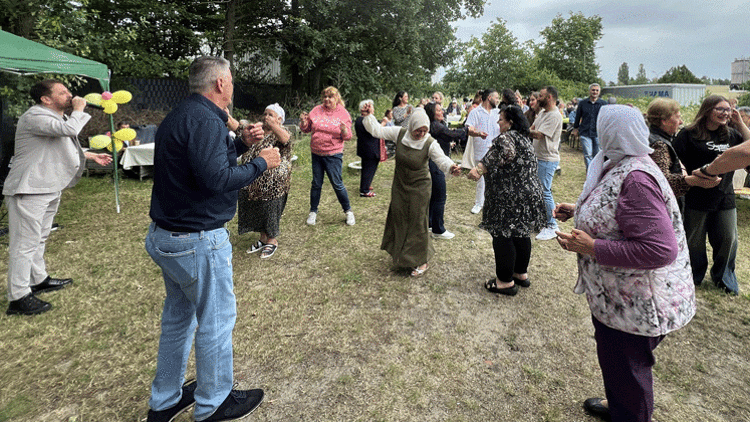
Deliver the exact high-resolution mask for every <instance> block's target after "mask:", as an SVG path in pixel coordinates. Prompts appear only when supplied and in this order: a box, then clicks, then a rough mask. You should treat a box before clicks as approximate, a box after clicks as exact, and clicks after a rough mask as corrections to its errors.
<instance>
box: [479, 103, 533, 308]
mask: <svg viewBox="0 0 750 422" xmlns="http://www.w3.org/2000/svg"><path fill="white" fill-rule="evenodd" d="M498 124H499V125H500V135H499V136H498V137H497V138H495V139H494V140H493V141H492V146H490V149H489V151H487V154H486V155H485V156H484V158H482V160H481V161H480V162H479V163H478V164H477V166H476V167H474V168H473V169H471V171H470V172H469V176H468V177H469V178H470V179H471V180H479V178H480V177H481V176H482V175H484V177H485V181H486V190H485V202H484V208H483V209H482V223H481V224H479V227H480V228H482V229H485V230H487V231H488V232H489V233H490V234H491V235H492V248H493V249H494V251H495V275H496V277H493V278H491V279H489V280H488V281H487V282H486V283H485V284H484V287H485V288H486V289H487V290H489V291H490V292H492V293H500V294H505V295H510V296H512V295H515V294H516V293H518V286H521V287H529V286H530V285H531V282H530V281H529V277H528V274H527V268H528V265H529V259H530V257H531V237H530V236H531V233H533V232H538V231H539V230H541V229H543V228H544V227H545V224H546V223H545V221H546V219H547V217H546V215H547V211H546V209H545V206H544V201H543V199H542V185H541V183H540V182H539V176H538V175H537V164H536V156H535V155H534V147H533V144H532V142H531V138H529V122H528V121H527V120H526V117H524V115H523V113H522V112H521V108H520V107H519V106H517V105H511V106H508V107H506V108H504V109H502V110H501V111H500V120H499V121H498Z"/></svg>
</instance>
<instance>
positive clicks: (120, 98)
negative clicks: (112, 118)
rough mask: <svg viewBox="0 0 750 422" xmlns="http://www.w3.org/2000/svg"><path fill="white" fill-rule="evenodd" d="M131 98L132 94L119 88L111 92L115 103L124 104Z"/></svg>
mask: <svg viewBox="0 0 750 422" xmlns="http://www.w3.org/2000/svg"><path fill="white" fill-rule="evenodd" d="M132 99H133V94H131V93H130V92H128V91H125V90H121V91H115V92H113V93H112V101H114V102H116V103H117V104H125V103H127V102H129V101H130V100H132Z"/></svg>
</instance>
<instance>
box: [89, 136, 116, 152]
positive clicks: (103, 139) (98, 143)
mask: <svg viewBox="0 0 750 422" xmlns="http://www.w3.org/2000/svg"><path fill="white" fill-rule="evenodd" d="M89 147H91V148H92V149H104V148H107V147H109V148H110V150H111V148H112V139H110V138H109V136H107V135H96V136H94V137H92V138H91V139H89Z"/></svg>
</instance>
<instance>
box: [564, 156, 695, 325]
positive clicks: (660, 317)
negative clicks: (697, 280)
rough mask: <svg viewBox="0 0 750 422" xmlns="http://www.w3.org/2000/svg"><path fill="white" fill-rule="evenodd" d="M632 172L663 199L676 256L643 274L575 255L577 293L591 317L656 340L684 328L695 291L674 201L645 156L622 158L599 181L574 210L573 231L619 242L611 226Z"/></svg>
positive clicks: (692, 310)
mask: <svg viewBox="0 0 750 422" xmlns="http://www.w3.org/2000/svg"><path fill="white" fill-rule="evenodd" d="M635 170H640V171H643V172H646V173H648V174H650V175H651V176H653V177H654V179H656V181H657V182H658V183H659V187H660V188H661V191H662V194H663V195H664V197H665V198H666V199H667V201H666V205H667V211H668V212H669V214H670V216H671V217H672V227H673V228H674V233H675V236H676V237H677V244H678V245H679V252H678V254H677V259H675V260H674V262H672V263H671V264H669V265H667V266H664V267H661V268H657V269H653V270H643V269H635V268H623V267H607V266H604V265H600V264H599V263H598V262H597V261H596V258H595V257H593V256H590V255H580V254H579V255H578V283H577V284H576V287H575V292H576V293H579V294H580V293H586V298H587V299H588V302H589V308H590V309H591V313H592V314H593V316H594V317H595V318H596V319H597V320H599V321H600V322H601V323H603V324H604V325H606V326H608V327H610V328H614V329H616V330H620V331H623V332H626V333H630V334H635V335H640V336H646V337H656V336H660V335H664V334H667V333H669V332H671V331H674V330H677V329H678V328H681V327H683V326H685V325H686V324H687V323H688V322H689V321H690V319H692V317H693V315H695V308H696V307H695V287H694V285H693V277H692V272H691V269H690V258H689V255H688V249H687V242H686V240H685V230H684V228H683V226H682V217H681V215H680V211H679V208H678V206H677V200H676V199H675V197H674V194H673V193H672V189H671V188H670V187H669V183H668V182H667V179H666V178H665V177H664V175H663V174H662V172H661V170H659V168H658V167H657V166H656V164H654V162H653V161H652V160H651V159H650V158H649V157H626V158H624V159H623V160H621V161H620V162H619V163H618V164H617V165H615V167H614V168H612V169H611V170H610V171H609V172H608V173H607V174H605V175H604V176H603V177H602V180H601V181H600V182H599V184H598V185H597V186H596V187H595V188H594V190H593V191H591V193H590V194H589V196H588V197H587V198H585V199H583V200H582V199H579V200H578V204H577V206H576V214H575V226H576V228H578V229H581V230H583V231H585V232H586V233H588V234H589V235H591V237H593V238H594V239H607V240H623V239H624V238H623V236H622V233H621V231H620V229H619V227H618V225H617V221H615V212H616V210H617V199H618V197H619V195H620V189H621V188H622V183H623V182H624V181H625V178H626V177H627V175H628V174H629V173H630V172H632V171H635Z"/></svg>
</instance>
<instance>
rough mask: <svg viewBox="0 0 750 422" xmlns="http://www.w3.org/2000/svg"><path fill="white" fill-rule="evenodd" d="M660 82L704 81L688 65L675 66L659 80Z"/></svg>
mask: <svg viewBox="0 0 750 422" xmlns="http://www.w3.org/2000/svg"><path fill="white" fill-rule="evenodd" d="M657 82H658V83H660V84H700V83H703V81H701V80H700V79H698V77H696V76H695V75H694V74H693V72H691V71H690V69H688V68H687V66H685V65H682V66H677V67H673V68H671V69H669V70H667V72H666V73H665V74H664V75H663V76H662V77H661V78H659V79H658V80H657Z"/></svg>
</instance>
